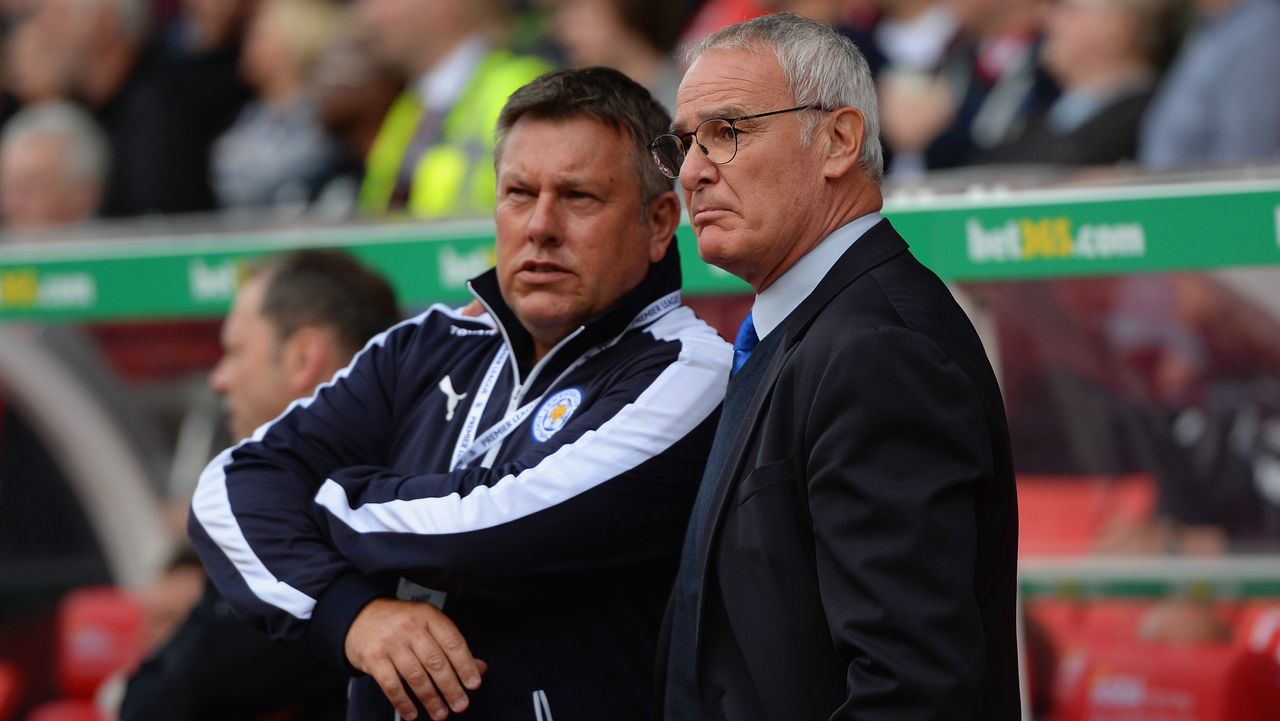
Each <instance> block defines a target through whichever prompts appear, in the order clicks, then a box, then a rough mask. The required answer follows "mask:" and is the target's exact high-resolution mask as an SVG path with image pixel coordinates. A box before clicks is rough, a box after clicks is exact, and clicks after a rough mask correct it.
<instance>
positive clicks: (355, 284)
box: [120, 251, 399, 721]
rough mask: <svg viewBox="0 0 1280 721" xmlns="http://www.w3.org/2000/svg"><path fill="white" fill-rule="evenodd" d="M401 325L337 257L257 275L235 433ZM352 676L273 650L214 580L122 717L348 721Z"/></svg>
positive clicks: (381, 296)
mask: <svg viewBox="0 0 1280 721" xmlns="http://www.w3.org/2000/svg"><path fill="white" fill-rule="evenodd" d="M397 320H399V311H398V310H397V308H396V300H395V294H394V292H393V291H392V290H391V287H390V286H389V285H388V284H387V282H386V281H385V280H383V279H382V278H381V277H380V276H378V275H377V274H375V273H373V272H372V271H370V270H369V269H367V268H365V267H364V266H362V265H360V264H359V263H357V262H356V261H355V260H353V259H352V258H351V257H350V256H348V255H347V254H345V253H341V252H336V251H299V252H295V253H290V254H288V255H284V256H279V257H276V258H272V259H268V260H267V261H266V262H265V263H262V264H259V265H257V266H255V267H253V269H252V270H251V274H250V276H249V280H248V281H247V282H246V283H245V285H244V287H242V288H241V289H240V293H239V295H238V296H237V297H236V302H235V305H234V307H233V308H232V310H231V313H230V315H228V316H227V321H226V324H225V325H224V326H223V331H222V342H223V348H224V354H223V357H222V360H221V361H219V363H218V366H217V367H216V368H215V369H214V371H213V374H212V375H211V376H210V379H209V382H210V385H212V386H213V389H214V390H215V391H216V392H217V393H219V394H220V395H222V396H223V397H224V399H225V403H226V408H227V415H228V421H229V425H230V426H231V431H232V433H233V434H234V435H235V436H236V437H245V436H248V435H251V434H252V433H253V431H254V429H255V428H257V427H258V426H260V425H262V424H264V423H266V422H267V421H269V420H271V419H272V418H274V417H276V416H277V415H279V414H280V413H282V412H283V411H284V409H285V408H286V407H287V406H288V405H289V403H290V402H291V401H293V400H294V399H295V398H298V397H301V396H306V395H309V394H310V393H311V392H312V390H313V389H314V388H315V387H316V385H317V384H319V383H321V382H323V381H326V380H328V379H329V378H331V377H332V376H333V375H334V373H336V372H337V370H338V369H340V368H342V367H343V366H345V365H346V364H347V363H348V362H349V361H350V359H351V356H352V355H354V354H355V352H356V351H358V350H359V349H360V348H361V347H362V346H363V345H364V344H365V342H366V341H367V340H368V339H369V338H370V337H372V336H373V335H375V334H376V333H378V332H379V331H381V330H383V329H385V328H386V327H388V326H391V325H393V324H394V323H395V322H396V321H397ZM346 681H347V677H346V674H345V673H344V672H341V671H338V670H336V669H330V668H327V667H325V666H322V665H321V664H319V663H318V662H316V661H314V660H312V659H310V658H308V657H306V656H303V655H301V654H298V653H297V652H294V651H291V650H287V649H285V648H283V647H280V646H276V645H275V644H273V643H271V642H270V641H269V640H268V639H267V637H266V636H265V635H264V634H263V633H262V632H260V631H258V630H257V629H255V628H253V627H251V626H249V625H248V624H247V623H245V622H243V621H241V620H239V619H238V618H237V617H236V616H235V615H234V614H233V612H232V611H231V609H230V607H229V606H228V605H227V603H226V602H225V601H224V600H223V599H222V597H221V596H220V595H219V594H218V592H217V590H216V589H215V588H214V587H213V585H212V584H206V585H205V587H204V596H203V597H202V598H201V599H200V602H199V603H198V604H197V605H196V607H195V609H194V610H192V611H191V613H190V615H188V616H187V617H186V619H185V620H184V621H183V622H182V625H181V626H179V627H178V630H177V632H176V633H175V634H174V635H173V637H172V638H171V639H170V640H169V641H168V642H167V643H166V644H165V645H164V646H162V647H161V648H160V649H159V650H157V651H156V652H155V653H154V654H153V655H152V656H151V657H150V658H149V659H147V660H146V661H145V662H144V663H143V665H142V666H141V667H140V668H139V669H138V671H137V672H136V673H135V674H134V676H133V677H132V678H131V679H130V681H129V686H128V689H127V692H126V695H125V699H124V704H123V706H122V707H121V713H120V718H121V721H150V720H152V719H154V720H155V721H184V720H186V719H195V718H200V719H224V720H227V721H230V720H232V719H234V720H236V721H244V720H245V719H254V718H262V717H265V716H267V715H268V714H269V715H270V716H269V718H271V719H273V720H274V721H284V720H286V719H289V720H291V719H307V721H325V720H328V719H341V718H343V716H344V713H345V708H346V705H345V701H344V699H345V693H346Z"/></svg>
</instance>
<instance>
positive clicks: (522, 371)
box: [467, 239, 681, 379]
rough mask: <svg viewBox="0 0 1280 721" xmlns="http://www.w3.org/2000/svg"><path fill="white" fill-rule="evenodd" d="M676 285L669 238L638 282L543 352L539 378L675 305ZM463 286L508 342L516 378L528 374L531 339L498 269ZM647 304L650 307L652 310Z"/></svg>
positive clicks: (676, 256)
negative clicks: (663, 251)
mask: <svg viewBox="0 0 1280 721" xmlns="http://www.w3.org/2000/svg"><path fill="white" fill-rule="evenodd" d="M680 284H681V274H680V252H679V249H678V248H677V246H676V241H675V239H672V241H671V243H670V245H668V246H667V253H666V255H664V256H663V257H662V260H659V261H658V262H657V263H653V264H651V265H650V266H649V272H648V273H647V274H645V277H644V279H642V280H641V281H640V283H639V285H637V286H636V287H634V288H632V289H631V290H630V291H628V292H627V293H626V294H624V295H623V296H622V298H620V299H619V300H618V302H617V303H615V304H614V305H613V307H611V308H609V309H608V310H606V311H605V312H604V313H601V314H600V315H598V316H596V317H595V318H592V319H591V320H588V321H587V322H586V323H585V324H583V325H582V326H579V327H578V329H577V330H575V331H573V332H572V333H570V334H569V335H568V337H566V338H565V339H564V340H561V341H560V342H559V343H557V344H556V345H555V347H553V348H552V349H551V350H550V351H549V352H548V353H547V356H546V357H545V358H544V359H543V361H544V362H545V364H546V366H547V367H546V368H544V369H543V370H542V372H541V376H542V377H543V378H547V377H554V376H556V375H559V372H560V371H561V370H563V369H564V368H565V367H567V366H568V365H569V364H571V363H572V362H573V361H574V360H576V359H577V358H578V357H579V356H581V355H582V354H583V353H585V352H587V351H588V350H590V349H591V348H594V347H596V346H599V345H604V344H608V343H612V342H614V341H615V340H617V339H618V338H619V337H621V336H622V334H623V333H625V332H626V331H627V330H628V329H629V328H630V327H631V324H632V323H633V322H635V321H638V320H641V319H640V318H639V316H640V315H641V314H642V313H645V314H646V317H645V318H644V319H643V321H642V322H643V323H644V324H647V323H650V322H652V321H654V320H656V319H658V318H659V317H661V316H663V315H666V313H667V312H668V311H670V310H671V309H673V308H675V307H676V306H677V305H679V302H678V301H679V293H680ZM467 287H468V288H470V290H471V293H472V295H474V296H475V297H476V298H477V299H478V300H479V301H480V302H481V303H483V304H484V305H485V307H486V308H487V309H488V310H489V314H490V315H491V316H492V317H493V320H494V322H495V323H497V324H498V327H499V329H500V330H501V331H502V335H503V337H504V338H505V339H506V342H507V343H508V344H509V346H510V350H511V356H512V358H514V359H516V367H517V369H519V373H518V377H519V378H521V379H523V378H524V377H526V376H527V375H528V374H529V369H530V360H529V359H531V358H532V357H533V337H532V336H531V335H529V331H528V330H526V329H525V327H524V326H523V325H521V323H520V320H519V319H518V318H517V317H516V314H515V312H514V311H513V310H512V309H511V307H510V306H508V305H507V302H506V301H505V300H504V299H503V297H502V292H501V291H500V290H499V288H498V271H497V269H496V268H490V269H489V270H488V271H485V272H484V273H482V274H480V275H478V276H476V277H475V278H472V279H471V280H470V281H468V282H467ZM672 294H675V300H674V302H666V303H662V304H661V305H656V304H659V302H660V301H663V300H664V299H666V298H667V297H668V296H671V295H672ZM650 306H653V309H652V310H651V309H650Z"/></svg>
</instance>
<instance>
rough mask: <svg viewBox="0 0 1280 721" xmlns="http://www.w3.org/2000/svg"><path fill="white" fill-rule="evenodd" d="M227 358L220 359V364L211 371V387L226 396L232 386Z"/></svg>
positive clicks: (218, 393) (215, 391) (216, 392)
mask: <svg viewBox="0 0 1280 721" xmlns="http://www.w3.org/2000/svg"><path fill="white" fill-rule="evenodd" d="M227 375H228V371H227V360H226V359H225V358H223V359H221V360H219V361H218V365H216V366H214V367H213V370H212V371H210V372H209V389H210V390H212V391H213V392H214V393H215V394H217V395H220V396H224V395H226V394H227V390H228V388H229V387H230V386H229V384H230V379H229V378H228V377H227Z"/></svg>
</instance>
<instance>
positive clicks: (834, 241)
mask: <svg viewBox="0 0 1280 721" xmlns="http://www.w3.org/2000/svg"><path fill="white" fill-rule="evenodd" d="M880 220H881V215H880V214H879V213H868V214H867V215H864V216H861V217H859V218H855V219H854V220H852V221H850V222H849V223H846V224H845V225H842V226H840V227H839V228H837V229H836V231H835V232H834V233H832V234H831V235H828V236H827V237H826V238H823V239H822V240H821V241H819V242H818V244H817V245H815V246H814V247H813V249H812V250H810V251H809V252H808V253H805V254H804V255H803V256H801V258H800V260H797V261H796V262H795V265H793V266H791V267H790V268H788V269H787V270H786V272H785V273H783V274H782V275H781V276H779V277H778V279H777V280H775V281H774V282H773V284H772V285H770V286H769V287H768V288H765V289H764V290H763V291H762V292H761V293H760V294H759V295H757V296H756V302H755V304H754V305H753V306H752V307H751V318H752V321H753V322H754V323H755V326H756V335H758V336H760V339H761V340H763V339H764V337H765V336H767V335H769V333H771V332H772V331H773V330H774V329H775V328H777V327H778V326H779V325H781V324H782V321H784V320H786V318H787V316H789V315H791V311H793V310H795V309H796V306H798V305H800V303H801V302H802V301H804V299H805V298H808V297H809V294H810V293H812V292H813V289H814V288H816V287H818V283H819V282H820V281H821V280H822V279H823V278H825V277H826V275H827V273H828V272H829V271H830V270H831V268H832V267H833V266H835V264H836V261H838V260H840V256H842V255H844V252H845V251H846V250H848V249H849V248H850V246H852V245H853V244H854V241H856V240H857V239H858V238H861V237H862V234H863V233H865V232H867V231H868V230H870V229H871V226H873V225H875V224H876V223H879V222H880Z"/></svg>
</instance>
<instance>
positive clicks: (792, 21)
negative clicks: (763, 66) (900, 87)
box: [685, 13, 884, 183]
mask: <svg viewBox="0 0 1280 721" xmlns="http://www.w3.org/2000/svg"><path fill="white" fill-rule="evenodd" d="M708 50H748V51H750V52H759V51H760V50H769V51H772V52H773V54H774V55H776V56H777V58H778V64H779V65H781V66H782V74H783V76H784V77H786V79H787V86H788V88H790V90H791V94H792V96H793V97H794V99H795V103H796V104H797V105H817V106H819V107H821V108H823V109H826V110H834V109H836V108H857V109H858V110H860V111H862V116H863V118H864V123H865V128H864V129H865V133H864V135H863V138H862V152H861V155H860V156H859V158H858V164H859V165H860V166H861V167H862V170H863V171H864V172H865V173H866V174H867V176H868V177H870V178H871V180H872V181H874V182H876V183H879V182H880V178H881V176H883V175H884V154H883V152H882V151H881V149H880V115H879V110H878V109H877V106H878V104H877V102H876V84H875V79H874V78H873V77H872V76H871V69H870V68H869V67H868V66H867V59H866V58H864V57H863V56H862V52H861V51H859V50H858V48H857V46H855V45H854V44H853V42H852V41H850V40H849V39H848V38H846V37H844V36H843V35H841V34H840V33H838V32H836V31H835V29H834V28H832V27H831V26H830V25H827V24H826V23H820V22H816V21H813V20H808V19H806V18H802V17H800V16H798V15H792V14H791V13H776V14H773V15H766V16H764V17H759V18H756V19H754V20H748V21H747V22H743V23H738V24H736V25H730V26H729V27H727V28H724V29H723V30H720V31H718V32H716V33H713V34H712V35H710V36H708V37H707V38H705V39H704V40H702V41H701V42H699V43H698V44H696V45H694V46H693V47H691V48H690V49H689V50H688V51H686V53H685V60H686V62H687V63H689V64H692V63H693V61H695V60H697V59H698V58H699V57H701V56H702V54H703V53H705V52H707V51H708ZM800 117H801V122H802V127H803V133H802V135H801V141H802V142H803V143H805V144H806V145H808V144H809V142H811V141H812V139H813V131H814V129H815V128H817V126H818V121H819V120H820V117H819V116H818V115H816V114H814V113H801V115H800Z"/></svg>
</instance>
